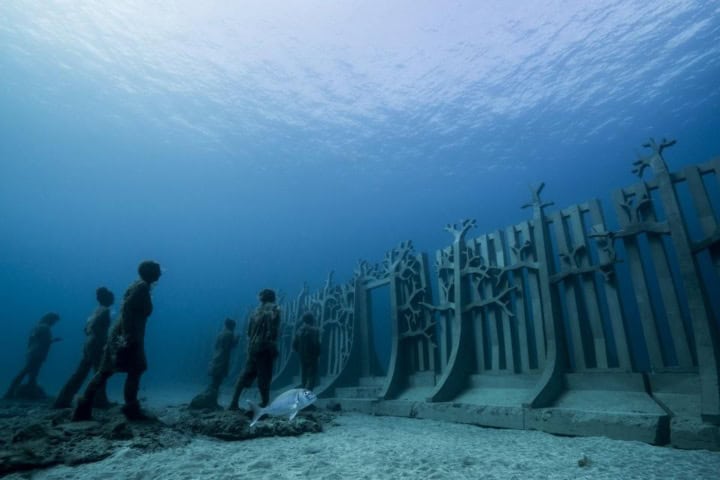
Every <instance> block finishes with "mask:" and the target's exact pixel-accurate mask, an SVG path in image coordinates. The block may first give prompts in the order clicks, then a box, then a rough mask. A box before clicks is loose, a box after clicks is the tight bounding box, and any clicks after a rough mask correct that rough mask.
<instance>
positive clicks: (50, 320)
mask: <svg viewBox="0 0 720 480" xmlns="http://www.w3.org/2000/svg"><path fill="white" fill-rule="evenodd" d="M59 320H60V315H58V314H57V313H54V312H50V313H46V314H45V315H43V316H42V318H40V321H39V322H38V324H37V325H36V326H35V328H33V330H32V332H30V338H28V346H27V356H26V359H25V366H24V367H23V368H22V370H20V373H18V374H17V375H16V376H15V378H14V379H13V381H12V383H11V384H10V387H9V388H8V390H7V392H5V396H4V398H5V399H13V398H22V399H43V398H45V392H43V390H42V388H40V386H39V385H38V384H37V377H38V374H39V373H40V368H41V367H42V365H43V363H45V360H46V359H47V356H48V353H49V352H50V346H51V345H52V344H53V343H55V342H59V341H60V340H61V339H60V338H59V337H55V338H53V336H52V330H51V327H52V326H53V325H55V324H56V323H57V322H58V321H59ZM26 375H27V378H28V381H27V383H26V384H24V385H21V383H22V381H23V379H24V378H25V376H26Z"/></svg>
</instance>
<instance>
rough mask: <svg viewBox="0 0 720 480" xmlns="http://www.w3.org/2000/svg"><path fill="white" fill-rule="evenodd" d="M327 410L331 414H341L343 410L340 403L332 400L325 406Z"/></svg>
mask: <svg viewBox="0 0 720 480" xmlns="http://www.w3.org/2000/svg"><path fill="white" fill-rule="evenodd" d="M325 408H326V409H327V410H329V411H331V412H339V411H340V410H342V406H341V405H340V402H336V401H335V400H331V401H329V402H327V404H326V405H325Z"/></svg>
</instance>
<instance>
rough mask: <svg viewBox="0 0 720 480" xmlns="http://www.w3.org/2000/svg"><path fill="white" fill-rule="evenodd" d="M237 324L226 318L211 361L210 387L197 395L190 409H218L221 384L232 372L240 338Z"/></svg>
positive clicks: (216, 340)
mask: <svg viewBox="0 0 720 480" xmlns="http://www.w3.org/2000/svg"><path fill="white" fill-rule="evenodd" d="M235 326H236V322H235V320H233V319H232V318H226V319H225V323H224V326H223V329H222V331H221V332H220V333H219V334H218V336H217V338H216V339H215V353H214V355H213V358H212V360H211V361H210V368H209V372H208V373H209V374H210V378H211V381H210V386H209V387H208V388H207V390H205V391H204V392H202V393H200V394H199V395H196V396H195V398H193V399H192V401H191V402H190V408H197V409H202V408H218V404H217V399H218V394H219V392H220V384H221V383H222V381H223V380H225V377H227V375H228V372H229V371H230V355H231V354H232V351H233V350H234V349H235V347H236V346H237V344H238V340H239V337H238V336H237V335H235Z"/></svg>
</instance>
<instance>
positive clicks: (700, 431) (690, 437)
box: [670, 417, 720, 451]
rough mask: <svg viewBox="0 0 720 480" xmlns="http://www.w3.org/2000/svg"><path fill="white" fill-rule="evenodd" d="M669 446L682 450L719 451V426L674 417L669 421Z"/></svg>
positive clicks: (692, 419)
mask: <svg viewBox="0 0 720 480" xmlns="http://www.w3.org/2000/svg"><path fill="white" fill-rule="evenodd" d="M670 432H671V433H670V444H671V445H672V446H673V447H677V448H684V449H691V450H697V449H703V450H714V451H720V426H718V425H711V424H709V423H703V422H701V421H699V420H698V419H697V418H689V417H674V418H672V420H670Z"/></svg>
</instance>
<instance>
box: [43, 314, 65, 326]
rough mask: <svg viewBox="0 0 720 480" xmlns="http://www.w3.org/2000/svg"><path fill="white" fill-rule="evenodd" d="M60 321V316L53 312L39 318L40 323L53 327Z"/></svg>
mask: <svg viewBox="0 0 720 480" xmlns="http://www.w3.org/2000/svg"><path fill="white" fill-rule="evenodd" d="M58 320H60V315H58V314H57V313H55V312H49V313H46V314H45V315H43V316H42V317H40V323H44V324H45V325H55V324H56V323H57V322H58Z"/></svg>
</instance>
